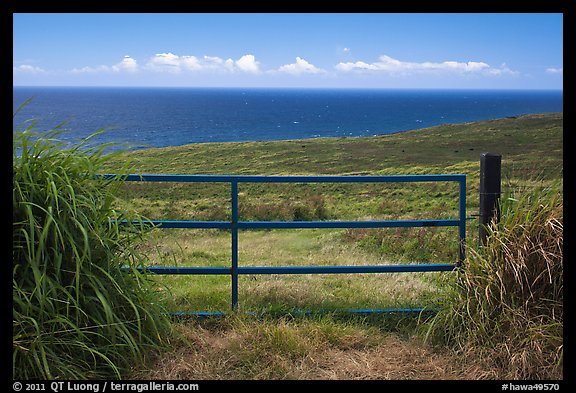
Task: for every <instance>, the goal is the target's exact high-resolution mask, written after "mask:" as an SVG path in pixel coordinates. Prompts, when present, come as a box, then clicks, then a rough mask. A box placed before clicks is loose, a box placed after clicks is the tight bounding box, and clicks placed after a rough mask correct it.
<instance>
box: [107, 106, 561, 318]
mask: <svg viewBox="0 0 576 393" xmlns="http://www.w3.org/2000/svg"><path fill="white" fill-rule="evenodd" d="M562 138H563V136H562V114H561V113H560V114H557V113H553V114H543V115H529V116H522V117H518V118H506V119H499V120H493V121H486V122H478V123H465V124H459V125H442V126H438V127H433V128H429V129H422V130H415V131H409V132H403V133H399V134H392V135H384V136H379V137H362V138H320V139H312V140H302V141H274V142H244V143H207V144H194V145H186V146H179V147H169V148H161V149H149V150H140V151H134V152H130V153H127V154H125V155H122V156H119V157H118V158H117V159H116V161H109V162H108V163H107V165H108V168H109V172H114V171H115V168H116V167H120V166H121V165H124V164H125V163H126V162H129V163H130V165H131V169H130V171H131V172H132V173H186V174H257V175H288V174H289V175H295V174H302V175H317V174H323V175H344V174H368V175H382V174H423V173H464V174H466V175H467V190H468V192H467V209H468V215H470V214H473V213H477V212H478V203H479V202H478V201H479V198H478V183H479V173H478V172H479V156H480V153H481V152H483V151H492V152H497V153H500V154H502V156H503V159H502V168H503V183H504V188H505V189H507V188H508V189H509V188H515V189H519V188H526V189H530V188H531V187H533V186H536V185H538V184H547V183H548V182H550V181H551V180H552V179H554V178H558V177H561V176H562V142H563V139H562ZM229 194H230V190H229V185H227V184H208V183H202V184H176V183H162V184H158V183H148V184H143V183H127V184H126V185H125V186H124V189H123V198H122V200H121V201H119V202H118V203H119V204H120V205H122V206H123V207H125V208H128V209H135V210H138V211H139V212H141V213H143V214H144V215H146V216H148V217H150V218H157V219H160V218H163V219H194V220H227V219H230V215H231V211H230V195H229ZM457 201H458V185H457V184H456V183H422V184H408V183H399V184H394V183H387V184H300V183H297V184H241V185H240V186H239V209H240V219H241V220H288V221H290V220H326V219H330V220H366V219H415V218H419V219H433V218H457V217H458V205H457ZM467 226H468V230H467V234H468V239H469V243H470V244H471V246H472V247H473V246H474V245H475V244H476V243H477V221H476V220H470V221H468V225H467ZM457 239H458V234H457V229H456V228H404V229H402V228H392V229H349V230H332V231H331V230H269V231H264V232H263V231H242V232H241V233H240V244H239V247H240V265H317V264H373V263H453V262H456V261H457V258H458V248H457ZM152 244H155V246H152ZM153 247H157V248H159V249H161V250H163V251H162V252H158V251H154V252H153V255H154V260H155V261H156V262H157V263H160V264H165V265H173V264H180V265H192V266H204V265H206V266H229V261H230V251H229V250H230V235H229V233H228V232H226V231H201V230H199V231H189V230H182V231H176V230H158V232H157V233H156V239H155V240H153V241H151V245H150V249H152V248H153ZM439 275H442V273H439V274H424V275H408V277H411V278H410V279H406V278H404V277H406V275H404V274H399V275H398V276H399V277H403V278H402V280H405V281H408V282H409V283H407V284H406V285H396V284H394V282H395V280H397V278H396V275H378V274H377V275H365V276H367V277H364V276H352V277H354V278H350V276H340V275H337V276H327V275H318V276H301V275H298V276H286V275H285V276H266V275H259V276H255V277H241V279H240V304H241V307H243V308H244V309H252V308H258V307H260V308H291V307H294V308H297V307H312V308H324V307H327V308H338V307H340V308H379V307H385V306H402V305H403V306H428V305H433V304H434V302H435V300H434V299H435V297H434V295H433V293H434V287H435V285H433V282H434V281H436V279H437V276H439ZM161 281H162V283H163V284H165V285H166V287H167V288H168V287H170V288H172V291H171V292H170V291H167V292H166V293H169V295H168V296H167V298H168V299H170V302H171V303H170V304H171V307H175V308H178V307H186V309H193V310H202V309H209V310H214V309H220V310H222V309H224V310H226V309H227V308H228V307H229V302H230V299H229V288H230V283H229V279H228V278H226V277H185V278H184V277H171V278H162V279H161ZM414 282H417V283H423V284H422V285H417V284H414ZM350 283H354V284H350ZM343 287H348V288H349V289H348V290H347V291H346V290H341V289H339V288H343ZM373 288H378V290H377V291H373V290H372V289H373ZM383 288H387V289H386V290H385V289H383ZM389 288H399V289H398V290H396V291H392V290H390V289H389ZM402 288H406V289H405V290H403V289H402ZM414 288H416V289H414ZM366 292H374V293H373V296H364V294H365V293H366ZM392 292H394V293H392ZM306 299H307V300H306ZM223 307H224V308H223Z"/></svg>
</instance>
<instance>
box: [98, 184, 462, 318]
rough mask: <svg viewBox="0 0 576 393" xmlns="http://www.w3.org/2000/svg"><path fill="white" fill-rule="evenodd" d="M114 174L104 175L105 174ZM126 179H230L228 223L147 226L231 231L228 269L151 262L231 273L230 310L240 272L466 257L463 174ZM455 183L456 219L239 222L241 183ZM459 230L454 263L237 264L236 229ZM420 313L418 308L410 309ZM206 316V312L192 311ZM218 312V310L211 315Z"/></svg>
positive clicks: (362, 269)
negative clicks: (457, 215)
mask: <svg viewBox="0 0 576 393" xmlns="http://www.w3.org/2000/svg"><path fill="white" fill-rule="evenodd" d="M117 176H118V175H114V174H106V175H102V177H104V178H114V177H117ZM122 178H123V179H124V180H125V181H145V182H184V183H230V195H231V201H232V206H231V208H232V216H231V219H230V221H190V220H151V221H148V222H147V224H150V225H154V226H157V227H159V228H205V229H207V228H217V229H226V230H229V231H231V234H232V245H231V248H232V258H231V264H230V267H200V266H175V267H169V266H150V267H147V268H146V270H147V271H148V272H150V273H154V274H192V275H199V274H210V275H230V277H231V281H232V309H233V310H236V309H237V308H238V276H239V275H240V274H338V273H397V272H440V271H452V270H454V269H456V268H457V267H458V266H459V265H460V264H461V263H462V262H463V260H464V254H465V240H466V175H463V174H438V175H393V176H242V175H237V176H236V175H164V174H142V175H137V174H131V175H126V176H123V177H122ZM392 182H396V183H408V182H409V183H414V182H457V183H459V217H458V218H457V219H435V220H372V221H239V220H238V184H239V183H392ZM448 226H457V227H458V228H459V231H458V233H459V240H458V242H459V256H458V261H457V262H456V263H454V264H403V265H366V266H356V265H354V266H240V265H239V261H238V231H239V230H241V229H273V228H276V229H278V228H284V229H296V228H393V227H405V228H406V227H448ZM409 310H415V311H419V310H421V309H409ZM196 314H207V313H196ZM215 314H218V313H215Z"/></svg>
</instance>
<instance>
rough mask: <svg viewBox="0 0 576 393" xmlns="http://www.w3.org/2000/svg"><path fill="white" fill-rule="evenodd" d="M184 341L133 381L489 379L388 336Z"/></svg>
mask: <svg viewBox="0 0 576 393" xmlns="http://www.w3.org/2000/svg"><path fill="white" fill-rule="evenodd" d="M180 330H181V331H180V333H182V334H183V336H184V337H186V339H187V341H188V342H189V344H188V345H186V344H184V341H180V342H178V343H175V345H174V349H173V350H172V351H169V352H168V353H166V354H164V355H163V356H160V357H159V358H157V359H155V360H154V361H153V362H150V364H149V367H148V369H147V370H143V371H142V372H138V373H137V375H135V376H134V378H143V379H160V380H165V379H169V380H221V379H223V380H238V379H291V380H318V379H320V380H356V379H370V380H424V379H425V380H461V379H464V380H475V379H486V378H489V379H490V378H494V376H493V375H492V376H491V375H490V372H489V371H487V370H483V369H482V368H480V367H479V366H477V365H474V364H467V363H468V362H466V360H465V359H464V358H463V357H461V356H456V355H455V354H453V353H451V352H449V351H447V350H438V349H435V348H432V347H430V346H427V345H425V344H422V343H421V342H419V341H418V340H416V339H405V338H402V337H400V336H398V335H396V334H391V333H387V334H386V335H385V336H383V337H380V338H378V339H377V340H374V339H371V338H367V337H361V336H362V335H359V334H358V333H357V332H356V333H355V332H349V333H348V336H346V335H344V336H342V337H341V340H334V341H333V342H330V340H331V339H330V338H328V339H326V340H320V341H316V342H317V344H316V345H313V344H311V342H310V341H307V342H302V341H306V340H303V339H302V337H301V336H299V335H298V334H296V333H295V332H294V331H291V330H283V331H282V333H280V330H275V331H273V332H272V331H270V330H269V332H271V334H270V335H265V334H262V331H257V329H254V328H253V327H251V326H245V329H215V330H213V329H204V328H201V327H198V326H195V327H194V328H192V329H190V328H188V327H186V328H183V329H180Z"/></svg>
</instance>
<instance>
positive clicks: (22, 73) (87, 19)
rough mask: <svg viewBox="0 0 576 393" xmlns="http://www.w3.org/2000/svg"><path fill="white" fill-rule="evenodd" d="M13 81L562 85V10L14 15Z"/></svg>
mask: <svg viewBox="0 0 576 393" xmlns="http://www.w3.org/2000/svg"><path fill="white" fill-rule="evenodd" d="M13 22H14V25H13V84H14V85H39V86H42V85H50V86H198V87H335V88H340V87H342V88H344V87H346V88H347V87H361V88H363V87H376V88H490V89H494V88H510V89H561V88H562V83H563V15H562V14H559V13H545V14H536V13H518V14H498V13H487V14H477V13H468V14H436V13H426V14H399V13H393V14H385V13H379V14H361V13H326V14H323V13H312V14H300V13H298V14H284V13H277V14H267V13H256V14H202V13H200V14H166V13H162V14H142V13H135V14H94V13H85V14H73V13H63V14H56V13H45V14H29V13H16V14H14V15H13Z"/></svg>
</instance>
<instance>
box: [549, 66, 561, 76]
mask: <svg viewBox="0 0 576 393" xmlns="http://www.w3.org/2000/svg"><path fill="white" fill-rule="evenodd" d="M546 73H548V74H564V68H562V67H560V68H554V67H550V68H546Z"/></svg>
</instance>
